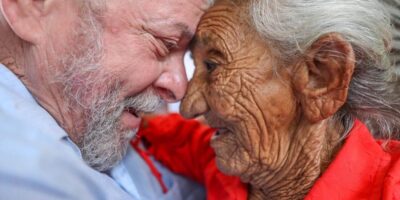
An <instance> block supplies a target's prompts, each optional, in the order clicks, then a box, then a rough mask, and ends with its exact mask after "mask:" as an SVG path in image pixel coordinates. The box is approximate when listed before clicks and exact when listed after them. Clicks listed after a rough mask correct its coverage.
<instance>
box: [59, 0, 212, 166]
mask: <svg viewBox="0 0 400 200" xmlns="http://www.w3.org/2000/svg"><path fill="white" fill-rule="evenodd" d="M88 7H90V6H88ZM205 8H206V3H205V2H204V1H203V0H186V1H182V0H169V1H165V0H152V1H144V0H143V1H142V0H139V1H138V0H118V1H107V2H106V5H104V7H102V8H98V9H97V8H91V9H88V10H85V11H82V12H81V14H80V18H79V23H78V25H76V26H75V28H74V29H75V30H74V34H73V36H72V39H70V41H68V42H65V41H63V40H65V39H63V38H62V37H61V36H60V38H57V39H59V42H58V43H59V44H61V46H64V47H65V48H60V47H57V48H56V49H59V50H58V52H59V55H58V56H59V58H56V60H58V62H56V63H58V64H59V65H60V66H61V67H57V68H56V71H57V72H56V80H55V81H56V82H58V83H61V85H62V90H63V91H64V93H65V94H66V95H67V98H66V101H67V103H68V106H69V108H70V111H69V112H71V113H73V115H74V116H77V119H76V122H75V123H76V130H75V131H76V132H77V133H78V135H79V136H78V137H77V139H76V140H77V141H75V142H77V143H78V144H79V146H80V148H81V150H82V154H83V157H84V159H85V160H86V162H88V163H89V164H90V165H91V166H92V167H94V168H96V169H98V170H100V171H104V170H107V169H109V168H110V167H112V166H113V165H114V164H116V163H117V162H118V161H119V160H120V159H121V158H122V157H123V155H124V154H125V151H126V146H127V144H128V142H129V139H130V138H132V136H133V135H134V133H135V131H134V130H135V129H137V128H138V126H139V123H140V117H139V115H140V113H142V112H150V111H152V110H154V109H155V108H156V107H157V106H158V105H159V103H160V100H161V99H163V100H165V101H167V102H174V101H176V100H179V99H181V98H182V97H183V95H184V93H185V90H186V82H187V79H186V75H185V71H184V66H183V56H184V53H185V50H186V48H187V45H188V43H189V41H190V40H191V38H192V36H193V34H194V32H195V29H196V26H197V23H198V21H199V19H200V17H201V15H202V14H203V12H204V9H205ZM89 10H91V11H90V12H89ZM53 34H54V33H53ZM60 35H62V34H61V33H60ZM70 38H71V37H70ZM70 49H71V50H70Z"/></svg>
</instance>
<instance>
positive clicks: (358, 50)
mask: <svg viewBox="0 0 400 200" xmlns="http://www.w3.org/2000/svg"><path fill="white" fill-rule="evenodd" d="M249 15H250V16H249V17H250V21H251V22H250V23H251V25H252V26H254V28H255V29H256V30H257V31H258V33H259V34H260V35H261V36H262V37H263V38H265V40H266V42H270V43H271V44H273V45H276V46H277V47H278V51H279V52H278V55H279V56H280V58H279V59H280V60H282V61H284V62H288V63H290V62H291V61H294V60H295V59H296V58H299V57H301V56H303V55H304V53H305V51H306V50H307V49H308V48H309V47H310V46H311V45H312V44H313V42H315V41H316V40H317V39H318V38H320V37H321V36H322V35H324V34H327V33H332V32H335V33H339V34H341V35H342V36H343V37H344V38H345V39H346V40H347V41H348V42H349V43H351V45H352V47H353V50H354V53H355V58H356V60H355V64H356V68H355V71H354V74H353V78H352V81H351V83H350V87H349V93H348V99H347V101H346V103H345V105H344V106H343V107H342V108H341V109H340V110H339V111H338V112H337V113H336V114H335V116H334V118H333V119H336V120H340V121H341V122H342V123H343V124H344V126H345V128H346V132H345V134H344V136H343V137H345V136H346V134H347V133H348V132H349V130H350V129H351V127H352V124H353V122H354V120H355V119H359V120H361V121H363V122H364V123H365V124H366V125H367V126H368V128H369V129H370V131H371V132H372V134H373V135H374V136H375V137H376V138H384V139H390V138H393V137H396V136H395V135H393V134H394V133H396V132H397V133H398V132H399V128H400V96H399V95H400V91H399V88H398V86H397V85H398V83H397V77H396V76H395V73H394V67H393V65H392V64H391V63H390V59H389V54H388V52H389V51H390V45H391V39H392V35H391V31H390V30H391V27H390V15H389V13H388V12H387V11H386V9H385V7H384V6H383V5H382V4H381V3H380V2H378V1H377V0H352V1H349V0H313V1H310V0H296V1H292V0H251V1H250V4H249Z"/></svg>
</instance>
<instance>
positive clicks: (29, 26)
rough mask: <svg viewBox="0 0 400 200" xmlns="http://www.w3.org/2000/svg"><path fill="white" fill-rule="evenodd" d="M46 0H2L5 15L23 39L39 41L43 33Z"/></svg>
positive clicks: (33, 41)
mask: <svg viewBox="0 0 400 200" xmlns="http://www.w3.org/2000/svg"><path fill="white" fill-rule="evenodd" d="M44 2H45V0H0V8H1V12H2V14H3V17H4V18H5V20H6V21H7V23H8V25H9V26H10V28H11V29H12V30H13V32H14V33H15V34H16V35H17V36H18V37H19V38H21V39H22V40H25V41H27V42H29V43H33V44H35V43H37V42H38V40H39V39H40V37H41V35H42V33H43V29H42V28H43V27H42V24H41V23H40V20H41V16H42V14H43V13H42V12H43V5H44Z"/></svg>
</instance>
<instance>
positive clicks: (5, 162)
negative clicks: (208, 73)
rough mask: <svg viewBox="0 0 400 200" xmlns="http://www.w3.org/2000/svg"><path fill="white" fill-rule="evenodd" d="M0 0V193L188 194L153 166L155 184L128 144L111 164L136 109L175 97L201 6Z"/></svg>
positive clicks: (157, 0) (124, 0) (193, 2)
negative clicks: (155, 173) (158, 172)
mask: <svg viewBox="0 0 400 200" xmlns="http://www.w3.org/2000/svg"><path fill="white" fill-rule="evenodd" d="M0 3H1V4H0V5H1V14H0V35H1V38H0V44H1V48H0V63H2V65H0V130H1V131H0V132H1V133H0V134H1V140H0V158H1V160H2V161H1V164H0V199H59V198H60V199H130V198H134V199H164V198H165V199H180V198H190V197H189V195H190V194H189V193H193V192H196V191H197V190H195V191H188V190H187V189H190V187H189V186H190V185H191V184H189V183H188V182H185V180H183V179H182V180H181V181H182V182H180V181H179V180H180V178H179V177H175V176H174V175H173V174H171V173H169V172H168V170H165V169H164V168H163V167H162V166H160V165H158V164H156V166H157V167H158V170H159V171H161V173H162V175H163V177H162V178H163V180H164V182H165V185H163V187H161V186H160V185H159V184H158V181H159V180H157V179H156V178H155V177H154V176H153V175H152V174H151V172H152V171H151V170H150V169H149V168H148V166H147V165H146V164H145V162H144V161H143V160H142V159H141V157H140V156H139V155H138V154H137V153H136V152H135V151H132V150H131V149H129V150H128V154H129V156H127V157H126V159H124V160H123V162H122V163H121V164H120V165H118V163H119V161H121V159H123V158H124V155H125V154H126V150H127V146H128V143H129V140H130V139H131V138H132V137H133V136H134V135H135V130H136V129H137V127H138V124H139V122H140V116H141V113H143V112H149V111H152V110H154V109H155V108H156V107H157V105H158V104H159V103H160V101H161V100H165V101H166V102H174V101H176V100H179V99H181V98H182V97H183V95H184V92H185V89H186V81H187V80H186V76H185V74H184V67H183V64H182V62H183V55H184V52H185V50H186V47H187V45H188V43H189V41H190V40H191V38H192V36H193V35H194V32H195V29H196V26H197V23H198V21H199V19H200V16H201V15H202V14H203V12H204V10H205V9H207V7H208V5H209V4H210V3H211V1H208V2H206V1H205V0H186V1H181V0H170V1H164V0H151V1H147V0H113V1H103V0H71V1H65V0H54V1H50V0H42V1H34V0H24V1H22V0H1V1H0ZM127 166H129V167H127ZM184 187H187V188H184ZM185 189H186V190H185ZM185 191H186V193H185ZM192 195H193V194H192ZM192 197H195V196H192Z"/></svg>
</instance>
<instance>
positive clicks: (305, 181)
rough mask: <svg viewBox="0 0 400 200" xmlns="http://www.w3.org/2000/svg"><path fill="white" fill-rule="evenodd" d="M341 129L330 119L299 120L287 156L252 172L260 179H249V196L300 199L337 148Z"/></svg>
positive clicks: (326, 165) (253, 197)
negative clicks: (302, 121) (259, 171)
mask: <svg viewBox="0 0 400 200" xmlns="http://www.w3.org/2000/svg"><path fill="white" fill-rule="evenodd" d="M342 132H343V127H342V125H340V124H337V123H333V121H332V120H325V121H323V122H321V123H318V124H313V125H308V124H305V123H300V125H299V127H298V129H297V131H296V132H295V133H294V134H295V135H294V139H293V141H292V144H291V147H290V150H289V152H288V154H287V158H288V159H287V160H286V161H285V162H284V164H282V165H281V167H278V168H275V169H266V170H263V172H261V173H260V174H257V175H256V176H258V177H263V179H262V180H260V179H258V182H251V183H250V184H251V187H250V189H249V199H250V200H258V199H279V200H281V199H290V200H293V199H304V197H305V196H306V194H307V193H308V192H309V191H310V189H311V187H312V186H313V185H314V183H315V181H316V180H317V179H318V178H319V177H320V175H321V174H322V173H323V172H324V171H325V169H326V168H327V167H328V165H329V163H330V162H331V161H332V160H333V158H334V156H335V155H336V153H337V152H338V150H339V149H340V147H341V143H340V142H339V140H340V135H341V134H342Z"/></svg>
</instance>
